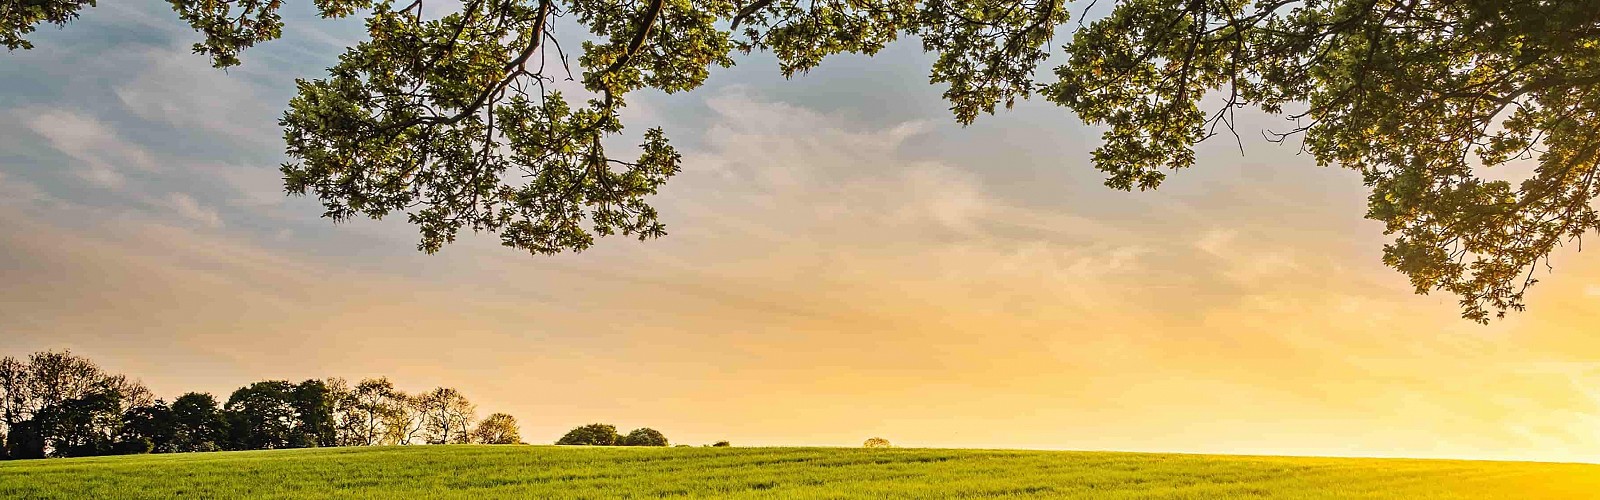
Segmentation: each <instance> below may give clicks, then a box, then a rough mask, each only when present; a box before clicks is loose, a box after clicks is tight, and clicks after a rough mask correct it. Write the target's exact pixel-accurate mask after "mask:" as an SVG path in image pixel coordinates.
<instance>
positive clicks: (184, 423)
mask: <svg viewBox="0 0 1600 500" xmlns="http://www.w3.org/2000/svg"><path fill="white" fill-rule="evenodd" d="M172 420H173V431H172V451H175V452H190V451H216V450H220V449H222V447H223V444H224V443H226V442H227V439H228V421H227V418H226V417H225V416H224V415H223V413H222V410H221V408H218V407H217V399H216V398H215V397H212V396H211V395H210V394H205V393H197V392H190V393H186V394H184V395H182V396H178V399H175V400H173V401H172Z"/></svg>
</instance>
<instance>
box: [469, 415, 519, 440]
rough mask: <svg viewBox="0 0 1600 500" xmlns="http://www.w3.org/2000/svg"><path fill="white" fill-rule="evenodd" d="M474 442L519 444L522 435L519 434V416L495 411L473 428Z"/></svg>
mask: <svg viewBox="0 0 1600 500" xmlns="http://www.w3.org/2000/svg"><path fill="white" fill-rule="evenodd" d="M472 440H473V442H477V443H482V444H517V443H518V442H520V441H522V437H521V436H519V435H518V434H517V418H516V417H513V416H511V415H508V414H505V413H493V414H490V415H489V416H488V417H485V418H484V419H483V421H482V422H478V427H477V428H476V429H473V430H472Z"/></svg>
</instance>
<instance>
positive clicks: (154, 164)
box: [0, 0, 1600, 462]
mask: <svg viewBox="0 0 1600 500" xmlns="http://www.w3.org/2000/svg"><path fill="white" fill-rule="evenodd" d="M311 8H312V7H311V6H310V2H288V3H287V5H286V6H285V9H286V15H285V20H286V23H287V25H288V26H287V27H286V28H285V33H284V39H282V40H278V41H273V42H269V43H266V44H264V45H262V46H259V47H257V48H254V49H251V50H249V51H247V52H245V53H244V54H243V60H244V65H243V66H241V67H237V68H234V69H232V70H230V71H228V72H223V71H220V70H214V69H212V68H211V67H210V66H209V64H208V61H207V60H206V58H205V57H204V56H198V55H193V54H190V53H189V52H190V51H189V45H190V44H192V43H194V42H195V41H197V40H198V39H199V36H198V35H196V34H194V33H192V32H191V31H190V30H189V28H188V27H187V26H184V25H183V24H181V22H180V21H178V20H177V18H176V16H175V15H174V14H173V13H172V12H171V10H170V8H169V7H168V6H167V4H166V3H165V2H160V1H157V0H134V1H130V2H104V3H103V4H102V5H101V6H99V7H95V8H91V9H88V10H87V11H86V12H85V13H84V15H83V17H82V18H81V19H80V20H78V21H76V22H74V23H72V24H70V25H69V26H68V27H67V28H65V29H63V30H57V29H55V28H53V27H45V28H41V30H40V31H39V32H38V33H36V34H35V35H34V36H32V40H33V41H34V42H35V44H36V45H37V48H35V49H33V50H30V51H16V52H12V53H9V54H0V355H13V356H22V355H26V354H28V353H29V352H33V351H37V350H45V349H63V348H70V349H71V350H72V351H74V352H76V353H79V354H82V355H86V356H88V357H90V358H93V359H95V360H97V361H99V362H100V363H101V364H102V365H104V366H105V367H106V368H108V369H110V370H112V371H117V372H122V373H127V374H129V375H132V376H135V377H137V378H140V379H142V380H143V381H144V382H145V383H146V384H147V385H149V386H150V388H151V389H152V390H154V391H155V392H156V393H157V394H158V395H160V396H163V397H166V398H168V399H170V398H172V397H175V396H177V395H179V394H181V393H183V392H186V391H191V390H196V391H206V392H211V393H213V394H216V395H218V396H219V397H220V398H226V397H227V394H228V393H229V392H231V391H232V390H233V389H234V388H236V387H239V386H241V385H244V384H247V383H249V382H252V381H256V380H262V379H289V380H303V379H306V378H323V377H334V376H337V377H344V378H347V379H351V380H356V379H360V378H363V377H371V376H379V375H385V376H388V377H389V378H390V379H391V380H394V381H395V382H396V384H397V385H399V386H400V387H401V388H403V389H407V390H411V391H420V390H424V389H428V388H432V387H435V386H439V385H448V386H454V387H457V388H459V389H461V390H462V391H463V392H464V393H465V394H466V395H467V396H468V397H469V398H471V399H472V400H473V401H474V402H476V403H477V404H478V407H479V415H480V416H482V415H486V414H488V413H490V412H494V411H505V412H508V413H511V414H513V415H515V416H516V417H517V418H518V419H519V420H520V422H521V424H522V436H523V438H524V439H525V440H527V441H529V442H535V443H547V442H552V441H554V440H555V439H556V438H557V437H559V436H560V435H561V433H562V432H564V431H565V430H566V429H569V428H571V427H573V426H576V425H580V424H585V423H590V422H607V423H613V424H616V425H617V426H618V427H619V428H621V429H623V430H624V431H625V430H628V429H632V428H635V427H642V426H649V427H653V428H656V429H660V430H661V431H663V432H665V433H666V434H667V435H668V436H669V437H670V438H672V439H673V441H674V442H681V443H689V444H701V443H709V442H712V441H716V440H723V439H726V440H730V441H732V442H733V443H734V444H735V445H826V446H857V445H859V444H860V443H861V441H862V440H863V439H865V438H867V437H871V436H882V437H885V438H888V439H889V440H891V441H893V442H894V443H895V444H896V445H900V446H918V447H922V446H929V447H996V448H1041V449H1084V450H1135V451H1179V452H1208V453H1250V454H1307V455H1359V456H1411V457H1467V458H1497V459H1530V460H1559V461H1588V462H1600V255H1597V254H1596V252H1594V251H1590V252H1582V253H1580V252H1577V251H1576V248H1570V249H1567V250H1563V251H1561V252H1558V253H1557V254H1556V255H1555V257H1554V259H1553V265H1554V266H1555V272H1553V273H1548V274H1546V273H1543V272H1542V271H1541V280H1542V282H1541V283H1540V284H1539V285H1538V286H1536V287H1535V288H1534V290H1533V291H1532V292H1531V293H1530V296H1529V299H1528V303H1529V310H1528V311H1527V312H1525V313H1522V314H1516V315H1514V316H1512V317H1510V318H1508V319H1506V320H1503V321H1497V322H1495V323H1493V324H1491V325H1489V326H1479V325H1477V324H1474V323H1471V322H1468V321H1465V320H1462V319H1460V318H1459V313H1460V311H1459V309H1458V307H1457V305H1456V304H1455V299H1454V297H1453V296H1450V295H1448V294H1436V295H1432V296H1418V295H1414V294H1413V293H1412V291H1411V289H1410V286H1409V285H1408V283H1407V282H1406V279H1405V277H1404V276H1403V275H1401V274H1399V273H1397V272H1394V271H1392V270H1390V269H1388V268H1385V267H1384V266H1383V265H1382V263H1381V262H1380V256H1381V253H1382V245H1383V244H1384V243H1385V242H1386V241H1388V239H1387V237H1385V236H1384V235H1383V234H1382V229H1383V228H1382V225H1381V224H1380V223H1378V222H1374V221H1368V220H1365V219H1363V218H1362V214H1363V213H1364V212H1365V210H1366V209H1365V196H1366V192H1365V190H1364V188H1363V187H1362V186H1361V182H1360V177H1359V175H1358V174H1356V173H1354V172H1351V171H1347V170H1341V169H1337V168H1324V167H1318V166H1316V165H1315V163H1314V161H1313V160H1312V159H1311V158H1310V157H1309V156H1307V155H1301V154H1297V152H1298V148H1297V146H1296V145H1295V144H1286V145H1277V144H1271V143H1268V142H1266V141H1263V140H1261V139H1259V137H1260V134H1259V130H1261V129H1263V128H1271V127H1278V128H1280V129H1281V128H1282V127H1281V125H1282V124H1283V122H1282V121H1281V119H1280V118H1274V117H1266V116H1260V115H1256V116H1251V117H1250V118H1249V119H1248V120H1245V123H1243V124H1242V125H1241V128H1240V131H1241V135H1242V136H1243V137H1244V149H1245V151H1246V154H1245V155H1240V153H1239V146H1238V145H1237V144H1235V143H1234V142H1233V141H1232V140H1231V137H1230V138H1228V139H1227V140H1217V141H1211V142H1207V143H1205V144H1204V145H1203V146H1202V148H1201V152H1200V154H1199V160H1198V165H1197V166H1196V167H1195V168H1193V169H1191V170H1188V171H1183V172H1177V173H1175V174H1174V175H1172V176H1171V177H1170V178H1169V180H1168V182H1167V183H1166V184H1165V185H1164V186H1163V187H1162V188H1161V189H1160V190H1158V191H1154V192H1143V193H1125V192H1119V191H1113V190H1110V189H1108V188H1106V187H1104V186H1102V185H1101V180H1102V176H1101V174H1100V173H1099V172H1097V171H1095V170H1094V169H1093V167H1092V166H1091V165H1090V164H1089V153H1090V151H1091V150H1093V149H1094V147H1095V145H1096V144H1097V142H1098V137H1099V131H1098V130H1097V129H1095V128H1093V127H1088V126H1085V125H1084V124H1082V123H1081V122H1080V121H1079V120H1078V119H1077V118H1076V117H1074V116H1073V115H1072V114H1071V112H1070V111H1068V110H1066V109H1064V108H1059V107H1056V106H1054V105H1052V104H1049V103H1046V102H1038V101H1036V102H1025V103H1021V104H1019V105H1018V106H1017V109H1015V110H1013V111H1011V112H1007V113H1002V114H1000V115H997V116H984V117H982V118H980V119H979V121H978V122H977V123H976V124H974V125H972V126H970V127H965V128H963V127H961V126H959V125H958V124H956V123H955V122H954V120H953V119H952V118H951V117H950V115H949V112H948V111H947V107H948V104H947V103H945V102H943V101H942V100H941V99H940V98H939V94H940V92H941V91H942V89H941V88H939V87H934V86H931V85H928V84H927V76H926V75H927V70H928V66H929V64H930V63H931V60H932V57H931V56H929V55H926V54H922V53H921V51H920V47H919V45H918V44H917V43H916V42H915V41H909V42H908V41H902V42H900V43H898V44H896V45H894V46H892V47H891V49H889V50H887V51H885V52H884V53H882V54H879V55H878V56H877V57H875V58H865V57H858V56H841V57H835V58H832V59H829V60H827V61H826V62H824V64H823V65H822V67H821V68H820V69H818V70H815V71H813V72H811V73H810V74H808V75H805V76H802V77H797V78H795V79H794V80H790V81H785V80H784V79H783V78H782V77H781V75H780V74H779V72H778V70H777V68H776V63H775V61H774V60H773V59H771V58H770V57H767V56H763V55H754V56H749V57H744V58H741V59H739V63H740V64H739V66H737V67H734V68H729V69H724V70H716V71H714V72H713V77H712V78H711V79H710V81H708V82H707V84H706V85H705V86H704V87H703V88H701V89H699V90H697V91H694V92H691V93H687V94H676V95H670V96H668V95H661V94H641V95H639V96H637V97H634V98H632V99H630V103H631V107H630V108H628V110H627V112H626V114H625V117H626V120H627V123H628V124H629V126H630V131H631V132H634V133H637V132H638V131H642V130H643V129H645V128H647V127H650V126H657V125H659V126H662V127H663V128H665V129H666V131H667V133H668V136H669V137H670V138H671V139H672V141H673V143H674V144H675V145H677V146H678V148H679V149H680V150H681V151H682V152H683V153H684V170H683V172H682V173H681V174H680V175H679V176H678V177H676V178H674V179H673V180H672V181H671V182H669V183H668V185H667V187H666V188H665V189H664V191H663V192H662V193H661V194H660V195H659V196H656V197H654V198H653V202H654V203H655V205H656V206H657V207H658V208H659V209H660V210H661V211H662V216H661V218H662V219H663V220H664V221H665V222H666V223H667V224H668V231H669V233H670V235H669V236H667V237H665V238H662V239H659V240H653V241H648V242H639V241H636V240H632V239H627V238H609V239H602V240H601V241H600V243H599V244H598V245H596V246H595V248H593V249H591V250H588V251H585V252H583V253H580V254H564V255H559V256H537V257H536V256H529V255H528V254H526V253H521V252H519V251H516V250H512V249H508V248H502V247H499V246H498V245H497V240H496V239H495V238H494V237H493V236H491V235H477V236H474V235H471V234H467V235H464V237H463V238H462V239H461V241H459V242H458V243H456V244H454V245H451V246H447V247H446V248H445V249H444V251H443V252H441V253H439V254H437V255H431V256H430V255H426V254H423V253H420V252H417V251H415V250H414V247H415V244H416V240H417V237H416V233H415V230H414V228H413V227H412V226H409V225H407V224H405V221H404V217H403V216H397V217H394V218H392V219H391V220H384V221H370V220H358V221H353V222H350V223H347V224H341V225H337V226H336V225H334V224H333V223H332V222H331V221H329V220H326V219H321V218H319V215H320V214H321V211H322V210H321V207H320V206H319V205H318V204H317V203H316V201H315V200H313V199H305V198H289V197H286V196H284V195H283V194H282V182H281V180H280V179H279V177H278V172H277V166H278V165H279V164H280V163H282V162H283V161H286V159H285V157H284V156H283V154H282V151H283V143H282V139H281V135H280V131H279V129H278V127H277V125H276V121H277V118H278V116H279V115H280V113H281V111H282V109H283V107H284V105H285V103H286V102H287V101H288V99H289V97H290V96H292V95H293V90H294V84H293V80H294V79H295V78H297V77H300V78H315V77H320V76H322V75H323V74H324V68H325V67H327V66H329V65H331V64H332V63H333V61H334V60H335V58H336V56H337V55H338V54H339V53H340V52H341V51H342V50H343V47H345V46H346V45H348V44H351V43H354V42H356V41H359V40H360V39H361V37H362V36H364V35H363V33H362V30H361V27H360V24H359V20H351V21H348V22H344V21H323V20H317V19H311V18H310V17H311V16H309V12H310V9H311ZM1077 9H1078V7H1074V11H1075V12H1076V10H1077ZM1062 41H1063V40H1061V39H1058V40H1057V42H1056V44H1057V45H1059V44H1060V43H1061V42H1062Z"/></svg>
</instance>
